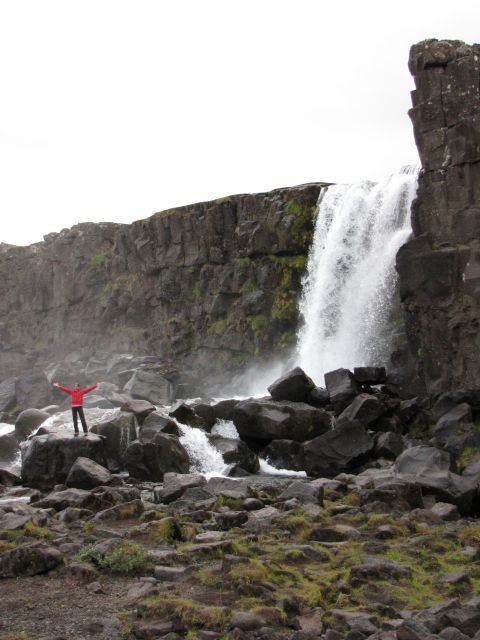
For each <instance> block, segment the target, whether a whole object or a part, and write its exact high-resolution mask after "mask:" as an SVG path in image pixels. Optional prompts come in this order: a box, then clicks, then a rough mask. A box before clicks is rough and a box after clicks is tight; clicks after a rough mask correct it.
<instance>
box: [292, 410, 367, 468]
mask: <svg viewBox="0 0 480 640" xmlns="http://www.w3.org/2000/svg"><path fill="white" fill-rule="evenodd" d="M373 448H374V442H373V438H372V437H371V436H370V435H369V434H368V433H367V432H366V431H365V429H364V428H363V427H362V426H361V425H360V424H358V423H356V422H351V423H348V422H345V423H343V424H340V425H338V426H337V428H336V429H334V430H333V431H329V432H328V433H325V434H323V435H321V436H319V437H318V438H314V439H313V440H310V441H309V442H305V444H304V452H305V471H306V472H307V474H308V475H311V476H323V477H326V478H332V477H334V476H336V475H337V474H339V473H342V472H343V471H352V470H353V469H355V467H358V466H359V465H361V464H363V463H364V462H365V461H366V460H368V458H369V456H370V454H371V453H372V451H373Z"/></svg>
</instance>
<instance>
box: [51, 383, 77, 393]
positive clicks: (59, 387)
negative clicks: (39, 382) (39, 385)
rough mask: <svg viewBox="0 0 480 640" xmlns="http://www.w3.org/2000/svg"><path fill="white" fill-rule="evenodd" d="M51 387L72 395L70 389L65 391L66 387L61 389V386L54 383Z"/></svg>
mask: <svg viewBox="0 0 480 640" xmlns="http://www.w3.org/2000/svg"><path fill="white" fill-rule="evenodd" d="M52 386H53V387H57V389H60V391H65V393H69V394H70V395H72V393H73V390H72V389H67V387H62V385H61V384H58V382H54V383H53V384H52Z"/></svg>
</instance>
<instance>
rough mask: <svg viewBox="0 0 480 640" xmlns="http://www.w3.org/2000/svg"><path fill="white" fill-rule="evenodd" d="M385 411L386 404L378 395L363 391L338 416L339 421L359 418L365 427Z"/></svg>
mask: <svg viewBox="0 0 480 640" xmlns="http://www.w3.org/2000/svg"><path fill="white" fill-rule="evenodd" d="M385 412H386V408H385V406H384V405H383V404H382V402H381V401H380V400H379V399H378V398H377V397H376V396H373V395H369V394H368V393H361V394H360V395H358V396H357V397H356V398H355V399H354V401H353V402H352V403H351V404H349V405H348V407H347V408H346V409H344V410H343V411H342V413H341V414H340V415H339V417H338V421H339V422H341V421H343V420H347V421H351V420H358V422H360V423H361V424H363V425H364V426H365V427H368V426H370V425H371V424H372V422H375V421H376V420H377V419H378V418H380V416H382V415H383V414H384V413H385Z"/></svg>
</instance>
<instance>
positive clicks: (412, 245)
mask: <svg viewBox="0 0 480 640" xmlns="http://www.w3.org/2000/svg"><path fill="white" fill-rule="evenodd" d="M409 67H410V71H411V73H412V74H413V76H414V79H415V86H416V89H415V91H413V93H412V100H413V108H412V109H411V111H410V116H411V119H412V122H413V126H414V132H415V140H416V143H417V147H418V150H419V154H420V159H421V162H422V171H421V174H420V178H419V186H418V192H417V198H416V200H415V201H414V203H413V207H412V227H413V238H412V240H411V241H410V242H408V243H407V244H406V245H404V246H403V247H402V249H401V250H400V251H399V253H398V256H397V267H398V270H399V274H400V294H401V297H402V300H403V303H404V307H405V310H406V317H407V335H408V341H409V348H410V352H411V355H412V356H413V359H414V360H415V361H416V362H417V370H418V374H419V378H420V380H421V381H422V382H423V383H424V385H425V386H426V388H427V390H428V391H429V392H436V391H442V390H446V389H450V388H454V387H459V386H463V387H468V386H479V384H480V367H479V361H480V324H479V320H480V45H473V46H468V45H465V44H464V43H462V42H457V41H436V40H426V41H424V42H421V43H419V44H417V45H414V46H413V47H412V49H411V53H410V60H409Z"/></svg>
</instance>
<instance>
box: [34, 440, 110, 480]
mask: <svg viewBox="0 0 480 640" xmlns="http://www.w3.org/2000/svg"><path fill="white" fill-rule="evenodd" d="M79 457H84V458H89V459H90V460H93V461H95V462H97V463H98V464H100V465H102V466H106V456H105V447H104V442H103V439H102V438H100V437H99V436H98V435H95V434H93V433H89V434H87V435H81V436H78V437H74V436H73V434H71V433H67V432H58V433H48V434H45V435H42V436H34V437H33V438H32V439H31V440H29V441H28V442H27V444H26V446H25V448H24V449H23V450H22V482H23V484H25V485H27V486H28V487H35V488H36V489H50V488H52V487H53V486H55V485H56V484H63V483H64V482H65V480H66V479H67V476H68V474H69V472H70V469H71V468H72V466H73V464H74V462H75V461H76V459H77V458H79Z"/></svg>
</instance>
